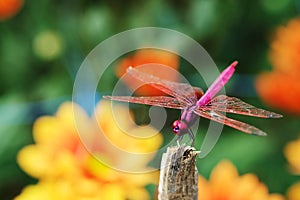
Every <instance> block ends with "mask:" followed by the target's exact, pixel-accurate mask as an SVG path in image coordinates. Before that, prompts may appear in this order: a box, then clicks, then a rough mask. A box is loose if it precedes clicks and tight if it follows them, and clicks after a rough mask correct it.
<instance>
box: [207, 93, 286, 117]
mask: <svg viewBox="0 0 300 200" xmlns="http://www.w3.org/2000/svg"><path fill="white" fill-rule="evenodd" d="M203 109H205V110H215V111H221V112H227V113H235V114H241V115H249V116H254V117H262V118H280V117H282V115H280V114H277V113H274V112H271V111H267V110H263V109H260V108H256V107H254V106H252V105H250V104H248V103H245V102H243V101H242V100H240V99H238V98H236V97H228V96H226V95H219V96H217V97H215V98H214V99H212V100H211V102H210V103H209V104H208V105H207V106H204V107H203Z"/></svg>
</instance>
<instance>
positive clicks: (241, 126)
mask: <svg viewBox="0 0 300 200" xmlns="http://www.w3.org/2000/svg"><path fill="white" fill-rule="evenodd" d="M193 112H194V113H196V114H197V115H199V116H201V117H204V118H207V119H210V120H213V121H216V122H219V123H221V124H225V125H227V126H230V127H232V128H235V129H237V130H240V131H242V132H245V133H248V134H255V135H259V136H266V135H267V134H266V133H265V132H263V131H262V130H260V129H258V128H256V127H254V126H252V125H249V124H246V123H244V122H240V121H237V120H234V119H231V118H228V117H226V116H224V115H223V114H221V113H219V112H216V111H213V110H202V109H195V110H194V111H193Z"/></svg>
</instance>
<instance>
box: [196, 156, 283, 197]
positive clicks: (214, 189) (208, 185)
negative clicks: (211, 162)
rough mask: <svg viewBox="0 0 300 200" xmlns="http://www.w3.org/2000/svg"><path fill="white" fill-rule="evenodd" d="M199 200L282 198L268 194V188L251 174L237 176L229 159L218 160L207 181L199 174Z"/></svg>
mask: <svg viewBox="0 0 300 200" xmlns="http://www.w3.org/2000/svg"><path fill="white" fill-rule="evenodd" d="M198 199H199V200H200V199H201V200H221V199H222V200H241V199H242V200H283V199H284V198H283V197H282V196H281V195H279V194H269V193H268V188H267V187H266V186H265V185H264V184H263V183H261V182H259V180H258V178H257V177H256V176H255V175H253V174H245V175H243V176H239V175H238V172H237V170H236V168H235V167H234V166H233V165H232V164H231V163H230V162H229V161H222V162H220V163H219V164H218V165H217V166H216V167H215V168H214V169H213V171H212V173H211V175H210V179H209V181H208V180H206V179H205V178H203V177H202V176H199V179H198Z"/></svg>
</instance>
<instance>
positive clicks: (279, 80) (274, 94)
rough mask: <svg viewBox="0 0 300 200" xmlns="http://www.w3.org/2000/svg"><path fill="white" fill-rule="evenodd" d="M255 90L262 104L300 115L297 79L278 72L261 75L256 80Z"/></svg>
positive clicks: (299, 92) (299, 84)
mask: <svg viewBox="0 0 300 200" xmlns="http://www.w3.org/2000/svg"><path fill="white" fill-rule="evenodd" d="M255 86H256V90H257V93H258V95H259V96H260V97H261V98H262V100H263V101H264V102H266V103H267V104H268V105H270V106H273V107H274V108H277V109H280V110H283V111H286V112H289V113H293V114H300V104H299V99H300V83H299V79H298V78H297V77H295V76H290V75H289V74H284V73H281V72H279V71H274V72H271V73H262V74H261V75H259V76H258V77H257V79H256V83H255Z"/></svg>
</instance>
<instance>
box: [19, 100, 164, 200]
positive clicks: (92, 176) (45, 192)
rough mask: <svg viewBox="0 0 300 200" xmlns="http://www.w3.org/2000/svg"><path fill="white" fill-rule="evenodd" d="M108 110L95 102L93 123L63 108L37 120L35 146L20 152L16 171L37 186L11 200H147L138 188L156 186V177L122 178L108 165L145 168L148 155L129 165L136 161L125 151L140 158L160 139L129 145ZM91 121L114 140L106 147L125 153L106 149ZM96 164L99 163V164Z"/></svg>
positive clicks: (106, 105)
mask: <svg viewBox="0 0 300 200" xmlns="http://www.w3.org/2000/svg"><path fill="white" fill-rule="evenodd" d="M110 105H111V104H110V103H109V102H107V101H102V102H100V103H99V104H98V106H97V108H96V112H95V115H94V117H93V118H89V117H88V116H87V114H86V113H85V112H84V111H83V110H82V109H81V108H80V107H78V106H77V105H74V104H72V103H65V104H63V105H62V106H61V107H60V108H59V109H58V111H57V113H56V115H55V116H44V117H41V118H39V119H38V120H37V121H36V122H35V124H34V128H33V136H34V140H35V142H36V143H35V144H32V145H29V146H26V147H25V148H23V149H22V150H21V151H20V152H19V154H18V163H19V165H20V166H21V168H22V169H23V170H24V171H25V172H27V173H28V174H29V175H31V176H32V177H35V178H37V179H38V180H39V182H38V183H37V184H36V185H30V186H27V187H26V188H25V189H24V190H23V191H22V193H21V194H20V195H19V196H18V197H16V198H15V199H16V200H27V199H104V200H105V199H120V200H121V199H149V198H150V197H149V194H148V192H147V191H146V190H145V188H144V186H145V185H147V184H149V183H155V182H156V181H157V179H158V174H157V172H148V173H138V174H130V173H128V172H127V173H123V172H120V171H116V170H114V169H112V168H111V167H110V166H109V165H114V166H113V167H115V168H117V167H118V166H123V167H126V166H135V167H136V166H139V167H144V168H148V167H147V163H148V162H149V161H150V160H151V159H152V158H153V156H154V154H149V156H144V157H143V159H141V160H137V159H135V160H133V159H134V158H136V157H134V155H133V156H130V154H128V151H129V150H130V151H131V152H141V154H142V153H148V152H155V150H156V149H157V148H158V147H159V146H160V145H161V143H162V136H161V134H156V135H154V136H152V137H151V138H143V139H140V140H138V139H137V138H133V139H132V138H131V137H130V136H128V135H127V134H126V133H124V132H123V131H122V130H121V129H120V128H119V127H118V126H117V124H116V123H115V121H114V118H113V116H112V114H111V112H112V111H111V109H110ZM116 109H117V110H118V112H119V114H120V115H121V116H123V115H124V113H125V112H126V110H125V108H124V107H122V106H118V107H117V108H116ZM73 111H74V112H76V113H77V114H79V117H80V119H78V118H76V124H75V119H74V114H73ZM121 119H122V118H121ZM96 120H98V123H99V124H102V125H103V126H104V127H102V130H101V131H103V132H105V133H104V134H105V135H106V136H107V137H108V136H110V135H114V137H110V142H111V143H112V144H113V145H114V146H116V147H119V148H120V149H122V148H124V149H123V151H124V152H125V151H127V152H126V153H123V154H119V153H116V152H114V151H112V150H110V149H109V148H108V143H107V140H105V137H104V136H103V135H101V134H100V132H99V131H100V130H99V129H98V128H97V127H98V126H97V121H96ZM102 120H103V121H102ZM123 120H124V122H126V121H127V119H126V120H125V119H123ZM122 123H123V122H122ZM76 125H77V126H76ZM78 125H79V126H81V127H83V128H84V130H85V134H84V135H80V137H81V140H80V138H79V135H78V132H77V129H76V127H78ZM125 125H126V124H125ZM129 128H131V127H129ZM131 129H133V128H131ZM135 131H138V132H140V133H141V134H143V133H147V132H154V131H155V130H154V129H152V128H151V127H148V128H140V127H137V128H135ZM83 137H86V138H83ZM82 140H84V142H85V145H87V142H88V145H89V147H90V148H89V149H90V150H93V152H92V153H93V155H92V154H91V153H90V152H88V151H87V150H86V146H84V145H83V143H82ZM119 140H121V141H122V142H123V143H126V144H127V146H126V147H128V149H126V147H123V146H120V141H119ZM100 158H101V161H103V162H100V161H99V159H100ZM104 161H105V163H104ZM152 171H153V170H152Z"/></svg>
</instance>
